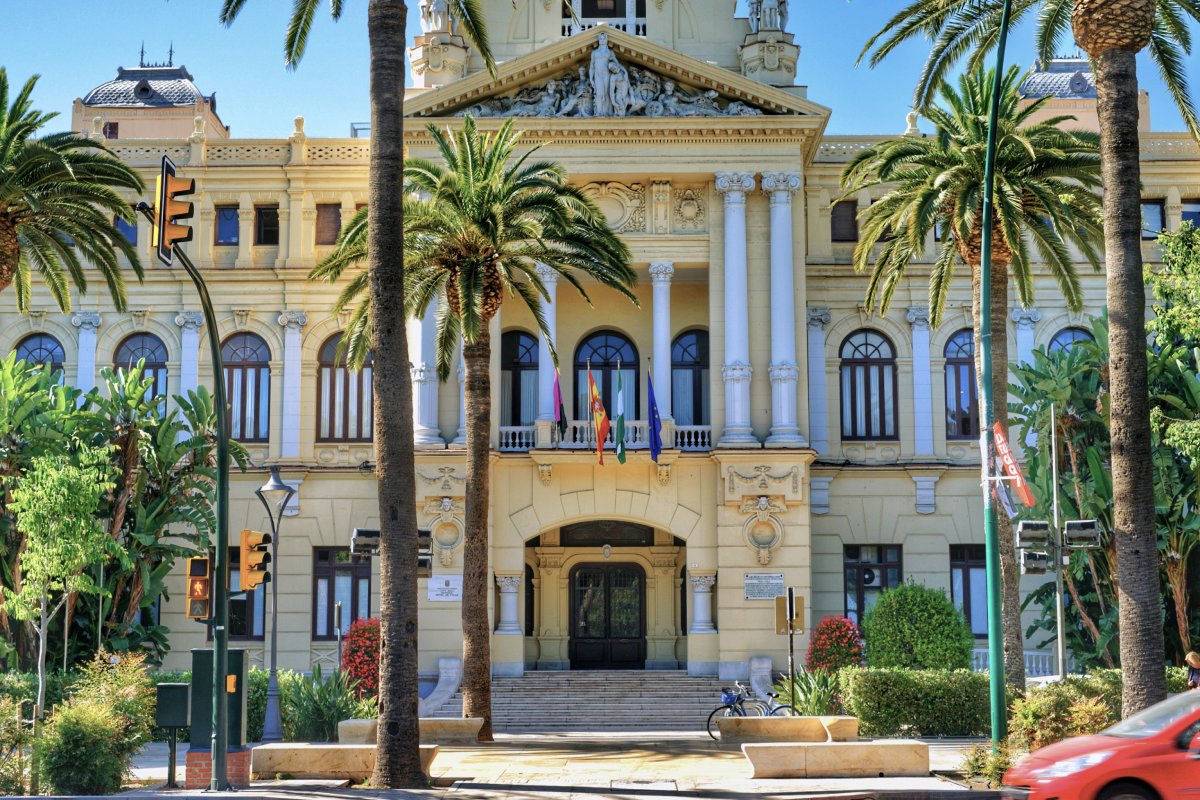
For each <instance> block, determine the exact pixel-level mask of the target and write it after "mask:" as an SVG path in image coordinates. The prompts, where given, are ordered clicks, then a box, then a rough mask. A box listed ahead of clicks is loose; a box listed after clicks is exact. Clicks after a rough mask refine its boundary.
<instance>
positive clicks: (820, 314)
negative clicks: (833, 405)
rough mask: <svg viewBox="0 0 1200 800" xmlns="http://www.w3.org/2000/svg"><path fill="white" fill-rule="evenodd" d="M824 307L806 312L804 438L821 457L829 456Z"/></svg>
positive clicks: (827, 317)
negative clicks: (805, 423) (805, 437)
mask: <svg viewBox="0 0 1200 800" xmlns="http://www.w3.org/2000/svg"><path fill="white" fill-rule="evenodd" d="M832 319H833V315H832V314H830V313H829V308H828V307H827V306H813V307H812V308H810V309H808V438H809V440H810V441H811V442H812V446H813V449H814V450H816V451H817V452H818V453H820V454H821V455H828V453H829V412H828V410H827V407H826V405H825V326H826V325H828V324H829V323H830V321H831V320H832Z"/></svg>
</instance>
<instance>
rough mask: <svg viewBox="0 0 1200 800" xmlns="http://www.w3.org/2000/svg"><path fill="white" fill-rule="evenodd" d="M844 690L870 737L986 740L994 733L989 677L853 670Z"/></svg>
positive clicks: (842, 679)
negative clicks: (991, 732)
mask: <svg viewBox="0 0 1200 800" xmlns="http://www.w3.org/2000/svg"><path fill="white" fill-rule="evenodd" d="M838 686H839V689H840V692H841V697H842V703H843V705H844V706H845V710H846V713H847V714H850V715H851V716H854V717H858V720H859V731H860V733H862V735H864V736H985V735H987V734H988V733H989V732H990V730H991V712H990V707H989V704H988V702H989V695H988V675H987V673H986V672H971V671H969V670H955V671H952V672H951V671H946V670H909V669H875V668H866V669H863V668H858V667H847V668H846V669H843V670H841V671H840V672H839V673H838Z"/></svg>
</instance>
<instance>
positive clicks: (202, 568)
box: [187, 557, 212, 619]
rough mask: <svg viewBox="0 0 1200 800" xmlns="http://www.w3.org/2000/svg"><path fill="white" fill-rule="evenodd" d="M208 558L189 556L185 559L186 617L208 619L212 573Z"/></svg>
mask: <svg viewBox="0 0 1200 800" xmlns="http://www.w3.org/2000/svg"><path fill="white" fill-rule="evenodd" d="M209 563H210V562H209V560H208V558H207V557H204V558H189V559H188V560H187V616H188V619H208V617H209V613H208V608H209V607H208V604H209V601H210V600H211V599H212V573H211V571H210V569H211V567H210V566H209Z"/></svg>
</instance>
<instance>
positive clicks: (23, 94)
mask: <svg viewBox="0 0 1200 800" xmlns="http://www.w3.org/2000/svg"><path fill="white" fill-rule="evenodd" d="M38 77H39V76H37V75H34V76H33V77H31V78H30V79H29V80H27V81H26V82H25V85H24V86H23V87H22V88H21V90H20V91H19V92H17V96H16V97H14V98H13V99H12V104H11V105H9V97H8V95H9V90H8V73H7V72H6V71H5V69H4V68H3V67H0V292H2V291H4V290H5V289H7V288H8V287H9V286H15V287H16V295H17V308H18V309H19V310H20V311H21V312H22V313H24V312H26V311H28V310H29V299H30V291H31V277H32V276H31V274H30V273H31V270H32V269H34V268H36V269H37V271H38V272H39V273H41V276H42V279H43V280H44V281H45V282H46V286H47V288H49V289H50V294H51V295H53V297H54V300H55V302H56V303H58V307H59V308H60V309H62V310H63V311H70V310H71V286H72V285H74V286H75V288H76V289H78V290H79V293H80V294H84V293H85V292H86V291H87V278H86V277H85V276H84V262H89V263H90V264H91V265H92V266H94V267H96V269H98V270H99V271H100V274H101V276H103V278H104V280H105V282H106V283H107V284H108V290H109V292H110V293H111V294H112V300H113V305H114V306H116V308H117V310H118V311H124V310H125V279H124V277H123V276H122V274H121V265H120V263H119V261H118V259H117V253H121V254H122V255H124V256H125V258H127V259H128V260H129V264H130V266H132V267H133V271H134V273H135V274H136V275H137V276H138V280H141V278H142V264H141V262H140V261H138V256H137V248H135V247H134V246H133V245H132V244H130V243H129V240H128V239H126V238H125V235H124V234H123V233H121V231H119V230H118V229H117V226H116V222H115V219H122V220H125V221H126V222H133V221H134V212H133V208H132V207H131V206H130V205H129V201H128V200H124V199H122V198H121V197H120V195H118V194H117V192H116V191H115V190H116V189H118V188H120V189H132V190H134V191H136V192H141V191H142V190H143V189H144V188H145V187H144V186H143V185H142V179H141V178H139V177H138V175H137V173H136V172H134V171H133V170H132V169H130V168H129V167H127V166H126V165H125V164H124V163H122V162H121V161H120V160H119V159H117V158H115V157H113V156H112V155H111V154H110V153H109V152H108V150H107V149H106V148H105V147H104V145H103V144H102V143H100V142H98V141H95V140H93V139H85V138H83V137H81V136H78V135H76V134H74V133H69V132H67V133H51V134H47V135H45V136H41V137H37V134H38V132H39V131H40V130H41V128H42V127H43V126H44V125H45V124H46V123H47V122H49V121H50V120H52V119H54V118H55V117H56V116H58V114H54V113H51V114H47V113H43V112H41V111H38V110H36V109H34V108H33V107H32V106H31V100H30V97H31V96H32V94H33V87H34V86H36V85H37V82H38ZM35 137H37V138H35ZM80 256H82V257H83V258H82V259H81V258H80Z"/></svg>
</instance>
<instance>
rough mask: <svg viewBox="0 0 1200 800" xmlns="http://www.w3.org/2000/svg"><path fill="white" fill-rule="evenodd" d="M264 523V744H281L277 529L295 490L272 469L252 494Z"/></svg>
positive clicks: (277, 470) (276, 468)
mask: <svg viewBox="0 0 1200 800" xmlns="http://www.w3.org/2000/svg"><path fill="white" fill-rule="evenodd" d="M254 494H256V495H258V499H259V501H260V502H261V503H262V504H263V508H265V509H266V510H267V519H268V520H269V521H270V523H271V571H272V572H273V573H274V574H273V575H272V576H271V676H270V679H269V681H268V683H267V718H266V720H265V722H264V724H263V737H262V740H263V741H264V742H280V741H283V720H282V718H281V717H280V714H279V680H278V675H277V668H278V661H279V659H278V654H279V526H280V524H281V523H282V522H283V510H284V509H285V508H287V504H288V502H289V501H290V500H291V499H292V496H293V495H295V494H296V490H295V489H293V488H292V487H291V486H288V485H287V484H286V483H284V482H283V481H282V480H280V478H279V467H278V466H273V467H271V477H270V479H269V480H268V481H267V482H266V483H264V484H263V485H262V486H260V487H259V488H257V489H255V490H254Z"/></svg>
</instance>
